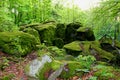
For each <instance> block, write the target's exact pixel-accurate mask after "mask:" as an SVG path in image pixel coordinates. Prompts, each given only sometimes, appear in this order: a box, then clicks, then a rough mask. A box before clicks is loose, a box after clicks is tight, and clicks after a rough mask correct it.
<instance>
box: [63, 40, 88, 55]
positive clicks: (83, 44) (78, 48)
mask: <svg viewBox="0 0 120 80" xmlns="http://www.w3.org/2000/svg"><path fill="white" fill-rule="evenodd" d="M89 47H90V42H88V41H73V42H71V43H69V44H66V45H64V48H65V49H66V51H67V53H68V54H71V55H73V56H77V55H79V54H80V53H81V52H83V53H85V54H88V53H89Z"/></svg>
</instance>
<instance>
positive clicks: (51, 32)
mask: <svg viewBox="0 0 120 80" xmlns="http://www.w3.org/2000/svg"><path fill="white" fill-rule="evenodd" d="M34 28H35V29H36V30H37V31H38V32H39V35H40V37H41V42H42V43H43V42H44V43H45V44H46V45H52V42H53V40H54V38H55V30H56V25H55V24H52V23H47V24H42V25H39V26H36V27H34Z"/></svg>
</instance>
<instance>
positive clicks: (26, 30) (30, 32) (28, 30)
mask: <svg viewBox="0 0 120 80" xmlns="http://www.w3.org/2000/svg"><path fill="white" fill-rule="evenodd" d="M23 31H24V32H26V33H29V34H31V35H33V36H35V39H36V42H37V43H38V44H40V36H39V33H38V31H37V30H35V29H33V28H30V27H29V28H25V29H24V30H23Z"/></svg>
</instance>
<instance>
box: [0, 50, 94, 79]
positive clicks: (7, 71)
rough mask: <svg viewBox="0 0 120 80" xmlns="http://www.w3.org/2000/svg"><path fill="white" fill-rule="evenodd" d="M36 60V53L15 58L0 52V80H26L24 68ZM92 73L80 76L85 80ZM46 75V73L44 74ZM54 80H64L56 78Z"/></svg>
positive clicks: (74, 77) (75, 77) (76, 77)
mask: <svg viewBox="0 0 120 80" xmlns="http://www.w3.org/2000/svg"><path fill="white" fill-rule="evenodd" d="M36 58H37V54H36V52H32V53H30V54H28V55H27V56H26V57H24V58H23V57H22V58H16V57H13V56H10V55H8V54H5V53H3V52H0V63H2V64H1V66H0V67H1V70H0V79H5V80H28V76H27V75H26V73H25V66H26V65H27V64H28V63H30V62H31V61H32V60H34V59H36ZM93 73H94V72H93V71H90V72H89V73H87V74H84V75H83V76H82V80H87V79H88V78H89V77H91V76H93ZM46 74H47V73H46ZM79 78H80V77H78V76H76V75H75V76H73V77H70V78H69V79H68V80H79ZM56 80H64V79H61V78H57V79H56Z"/></svg>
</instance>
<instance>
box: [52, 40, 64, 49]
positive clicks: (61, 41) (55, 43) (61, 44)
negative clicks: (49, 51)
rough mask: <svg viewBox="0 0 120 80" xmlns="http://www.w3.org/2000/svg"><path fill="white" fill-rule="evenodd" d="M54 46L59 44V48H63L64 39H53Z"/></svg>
mask: <svg viewBox="0 0 120 80" xmlns="http://www.w3.org/2000/svg"><path fill="white" fill-rule="evenodd" d="M53 46H57V47H58V48H62V47H63V46H64V41H63V40H62V39H61V38H55V39H54V41H53Z"/></svg>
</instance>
